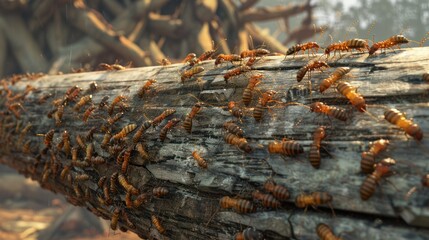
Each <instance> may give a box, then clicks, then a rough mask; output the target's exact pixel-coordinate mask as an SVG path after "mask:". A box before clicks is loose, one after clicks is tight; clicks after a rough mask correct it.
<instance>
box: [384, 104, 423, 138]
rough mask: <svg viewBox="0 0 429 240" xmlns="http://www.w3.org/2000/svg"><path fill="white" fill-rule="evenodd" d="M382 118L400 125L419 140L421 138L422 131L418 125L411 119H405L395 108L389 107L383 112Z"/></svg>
mask: <svg viewBox="0 0 429 240" xmlns="http://www.w3.org/2000/svg"><path fill="white" fill-rule="evenodd" d="M384 119H386V120H387V121H388V122H390V123H391V124H394V125H396V126H398V127H400V128H401V129H402V130H404V131H405V133H407V134H408V135H410V136H411V137H413V138H414V139H416V140H417V141H420V140H422V139H423V131H422V129H421V128H420V126H419V125H417V124H416V123H414V122H413V121H412V120H410V119H407V118H406V117H405V115H404V114H403V113H401V112H400V111H399V110H397V109H394V108H392V109H389V110H387V111H385V112H384Z"/></svg>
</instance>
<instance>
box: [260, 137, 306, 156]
mask: <svg viewBox="0 0 429 240" xmlns="http://www.w3.org/2000/svg"><path fill="white" fill-rule="evenodd" d="M268 152H269V153H278V154H283V155H286V156H295V155H298V154H301V153H303V152H304V149H303V148H302V146H301V145H300V144H299V143H298V142H296V141H293V140H287V139H283V140H282V141H281V142H280V141H273V142H270V143H268Z"/></svg>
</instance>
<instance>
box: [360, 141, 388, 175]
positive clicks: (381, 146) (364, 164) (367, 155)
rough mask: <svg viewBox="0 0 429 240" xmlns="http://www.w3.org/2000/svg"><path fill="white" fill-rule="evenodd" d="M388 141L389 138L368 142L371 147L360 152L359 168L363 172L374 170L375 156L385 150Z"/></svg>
mask: <svg viewBox="0 0 429 240" xmlns="http://www.w3.org/2000/svg"><path fill="white" fill-rule="evenodd" d="M389 143H390V142H389V140H386V139H379V140H377V141H375V142H373V143H371V144H370V146H371V147H370V149H369V151H368V152H363V153H362V154H361V161H360V169H361V171H362V172H363V173H372V172H373V171H374V166H375V156H377V155H378V154H379V153H380V152H382V151H384V150H386V148H387V147H388V146H389Z"/></svg>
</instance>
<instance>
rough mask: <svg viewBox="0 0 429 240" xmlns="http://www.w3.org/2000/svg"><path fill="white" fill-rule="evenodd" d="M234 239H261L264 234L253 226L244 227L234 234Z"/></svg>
mask: <svg viewBox="0 0 429 240" xmlns="http://www.w3.org/2000/svg"><path fill="white" fill-rule="evenodd" d="M234 239H235V240H263V239H265V238H264V235H262V233H260V232H258V231H257V230H256V229H254V228H251V227H249V228H246V229H244V230H243V231H242V232H240V233H237V234H235V236H234Z"/></svg>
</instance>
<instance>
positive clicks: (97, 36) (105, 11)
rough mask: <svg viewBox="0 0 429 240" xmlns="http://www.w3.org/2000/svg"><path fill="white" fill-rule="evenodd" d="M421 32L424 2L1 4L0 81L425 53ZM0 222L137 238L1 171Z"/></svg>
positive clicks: (15, 229)
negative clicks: (304, 57) (339, 44)
mask: <svg viewBox="0 0 429 240" xmlns="http://www.w3.org/2000/svg"><path fill="white" fill-rule="evenodd" d="M428 32H429V1H427V0H408V1H407V0H360V1H357V0H350V1H340V0H312V1H288V0H265V1H264V0H261V1H258V0H152V1H151V0H86V1H84V0H74V1H73V0H0V76H1V78H4V77H13V75H14V74H26V73H39V72H43V73H49V74H60V73H69V72H83V71H93V70H97V68H98V65H99V64H100V63H103V62H104V63H109V64H112V63H119V64H122V65H128V64H129V65H131V66H133V67H140V66H150V65H160V63H161V60H162V59H168V60H169V61H170V62H172V63H178V62H181V61H182V60H183V58H184V57H185V56H186V55H187V54H188V53H191V52H194V53H196V54H197V55H199V54H201V53H202V52H204V51H207V50H210V49H213V48H215V49H217V53H240V52H241V51H243V50H247V49H252V48H257V47H263V48H267V49H269V50H271V51H272V52H274V53H277V54H284V53H285V52H286V50H287V48H289V47H291V46H293V45H294V44H297V43H304V42H308V41H316V42H318V44H319V45H321V46H322V47H325V46H327V45H329V44H330V43H331V42H332V41H335V42H336V41H344V40H346V39H349V38H363V39H368V41H369V44H370V45H371V44H372V41H381V40H384V39H386V38H388V37H390V36H392V35H397V34H403V35H405V36H406V37H407V38H408V39H412V40H414V41H415V42H412V43H410V44H409V45H408V46H404V47H416V46H419V45H420V44H423V45H425V46H427V45H428V44H429V43H428V41H426V37H428ZM15 77H16V76H15ZM0 219H1V220H2V221H0V239H59V238H61V239H106V238H108V239H139V238H138V237H137V236H135V235H134V234H132V233H119V232H116V233H114V232H112V231H109V227H108V226H109V225H108V224H109V223H106V222H105V221H103V220H99V219H97V218H96V217H94V216H92V215H91V214H89V213H88V212H87V211H85V210H84V209H78V208H75V207H73V206H71V205H69V204H68V203H67V202H66V201H65V200H64V199H63V198H62V197H61V196H58V195H55V194H54V193H50V192H48V191H46V190H43V189H41V188H40V187H39V186H38V184H37V183H34V182H31V180H28V179H25V178H24V177H22V176H20V175H17V174H16V173H15V172H14V171H13V170H10V169H8V168H6V167H3V166H0Z"/></svg>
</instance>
